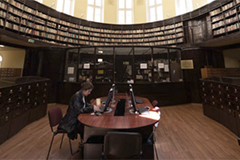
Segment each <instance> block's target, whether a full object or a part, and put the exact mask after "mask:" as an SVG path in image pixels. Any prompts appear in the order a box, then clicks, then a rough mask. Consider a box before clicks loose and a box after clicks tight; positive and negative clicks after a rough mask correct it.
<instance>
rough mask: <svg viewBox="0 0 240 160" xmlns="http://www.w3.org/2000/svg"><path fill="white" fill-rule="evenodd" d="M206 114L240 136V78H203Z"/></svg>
mask: <svg viewBox="0 0 240 160" xmlns="http://www.w3.org/2000/svg"><path fill="white" fill-rule="evenodd" d="M201 91H202V104H203V113H204V115H206V116H208V117H210V118H212V119H214V120H216V121H217V122H219V123H221V124H222V125H224V126H225V127H227V128H228V129H229V130H231V131H232V132H233V133H235V134H236V135H237V136H240V135H239V133H240V78H235V77H212V78H207V79H201Z"/></svg>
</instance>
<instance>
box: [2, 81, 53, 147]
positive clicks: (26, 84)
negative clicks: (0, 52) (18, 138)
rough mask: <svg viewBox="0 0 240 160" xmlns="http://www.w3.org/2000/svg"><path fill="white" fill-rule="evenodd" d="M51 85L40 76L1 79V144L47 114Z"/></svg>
mask: <svg viewBox="0 0 240 160" xmlns="http://www.w3.org/2000/svg"><path fill="white" fill-rule="evenodd" d="M49 86H50V80H49V79H46V78H40V77H20V78H12V79H11V78H9V79H7V80H6V79H5V80H0V135H1V136H0V144H1V143H3V142H4V141H5V140H6V139H8V138H10V137H11V136H13V135H14V134H16V133H17V132H18V131H20V130H21V129H22V128H23V127H25V126H26V125H27V124H29V123H31V122H33V121H36V120H38V119H40V118H41V117H44V116H45V115H46V110H47V102H48V93H49V92H48V91H49Z"/></svg>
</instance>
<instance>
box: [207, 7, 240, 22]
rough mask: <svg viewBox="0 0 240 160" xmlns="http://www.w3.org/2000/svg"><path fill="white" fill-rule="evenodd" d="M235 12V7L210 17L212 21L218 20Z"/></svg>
mask: <svg viewBox="0 0 240 160" xmlns="http://www.w3.org/2000/svg"><path fill="white" fill-rule="evenodd" d="M236 13H237V10H236V9H233V10H229V11H228V12H226V13H225V14H220V15H219V16H215V17H212V23H214V22H216V21H219V20H221V19H224V17H225V18H227V17H229V16H233V15H235V14H236Z"/></svg>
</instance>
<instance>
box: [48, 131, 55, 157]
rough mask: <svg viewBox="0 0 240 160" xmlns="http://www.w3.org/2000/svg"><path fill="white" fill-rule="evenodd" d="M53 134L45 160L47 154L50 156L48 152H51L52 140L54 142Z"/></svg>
mask: <svg viewBox="0 0 240 160" xmlns="http://www.w3.org/2000/svg"><path fill="white" fill-rule="evenodd" d="M54 136H55V135H54V134H53V136H52V140H51V143H50V146H49V150H48V154H47V160H48V157H49V154H50V151H51V148H52V143H53V140H54Z"/></svg>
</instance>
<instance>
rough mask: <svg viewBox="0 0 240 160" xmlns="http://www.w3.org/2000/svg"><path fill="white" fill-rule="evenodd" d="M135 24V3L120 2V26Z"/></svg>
mask: <svg viewBox="0 0 240 160" xmlns="http://www.w3.org/2000/svg"><path fill="white" fill-rule="evenodd" d="M132 23H133V1H132V0H118V24H132Z"/></svg>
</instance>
